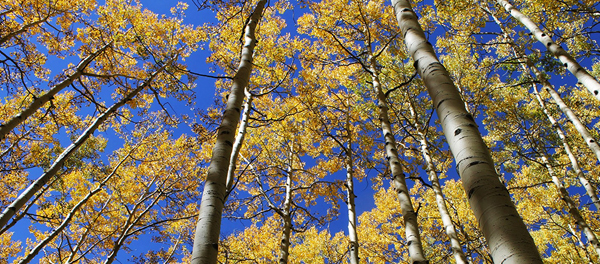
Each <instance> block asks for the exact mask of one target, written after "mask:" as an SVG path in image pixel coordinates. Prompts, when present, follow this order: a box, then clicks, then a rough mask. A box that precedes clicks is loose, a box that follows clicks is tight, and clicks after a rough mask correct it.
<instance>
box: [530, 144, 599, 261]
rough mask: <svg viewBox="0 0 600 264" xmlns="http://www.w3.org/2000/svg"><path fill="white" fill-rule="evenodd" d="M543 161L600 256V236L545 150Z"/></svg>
mask: <svg viewBox="0 0 600 264" xmlns="http://www.w3.org/2000/svg"><path fill="white" fill-rule="evenodd" d="M542 162H543V164H544V165H545V166H546V169H547V170H548V173H549V174H550V177H552V183H554V185H555V186H556V188H557V189H558V192H559V195H560V199H561V200H563V201H564V202H565V203H566V204H567V208H568V212H569V214H570V215H571V217H573V219H575V222H576V223H577V225H578V226H579V228H581V229H583V233H584V234H585V237H586V238H587V239H588V242H589V243H590V244H591V245H592V247H593V248H594V249H595V250H596V254H598V256H600V242H598V238H597V237H596V234H594V232H593V231H592V229H591V228H590V226H589V225H588V223H587V221H585V219H584V218H583V216H582V215H581V212H580V211H579V208H577V204H575V202H574V201H573V199H571V196H570V195H569V191H567V188H565V186H564V185H563V184H562V182H561V181H560V179H559V178H558V176H556V172H555V171H554V168H553V167H552V165H551V164H550V160H549V159H548V156H547V154H546V153H544V152H542Z"/></svg>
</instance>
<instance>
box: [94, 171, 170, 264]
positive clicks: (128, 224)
mask: <svg viewBox="0 0 600 264" xmlns="http://www.w3.org/2000/svg"><path fill="white" fill-rule="evenodd" d="M157 180H158V175H156V176H154V179H152V182H150V184H148V187H147V188H146V190H145V191H144V194H143V195H142V196H141V197H140V199H139V201H138V202H137V203H136V204H135V205H134V206H133V209H131V213H130V214H129V217H128V218H127V220H126V221H125V223H123V228H124V229H123V232H121V235H120V236H119V238H118V239H117V241H115V242H114V246H113V248H112V251H111V252H110V255H108V257H107V258H106V260H105V261H104V264H111V263H113V262H114V261H115V259H116V258H117V254H118V253H119V250H121V247H123V245H124V244H125V241H126V240H127V238H129V237H130V236H131V235H132V234H134V232H132V229H133V228H134V227H136V226H138V225H140V220H141V219H142V218H143V217H144V215H146V214H147V213H148V212H150V209H152V207H154V206H155V205H156V204H157V203H158V202H159V201H160V200H161V199H160V196H161V195H162V194H163V193H162V191H161V189H162V187H164V186H157V188H156V190H154V191H153V192H151V193H150V188H151V187H152V185H154V183H155V182H156V181H157ZM152 196H155V197H156V198H155V199H154V200H153V201H152V203H150V204H149V205H148V206H147V207H146V209H144V210H143V211H141V212H140V213H139V214H137V216H135V215H136V211H137V210H138V208H140V207H141V205H143V203H144V202H145V201H147V200H148V199H150V198H151V197H152ZM134 216H135V217H134Z"/></svg>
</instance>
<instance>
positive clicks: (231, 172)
mask: <svg viewBox="0 0 600 264" xmlns="http://www.w3.org/2000/svg"><path fill="white" fill-rule="evenodd" d="M245 94H246V102H245V103H244V113H243V114H242V121H241V123H240V128H239V129H238V134H237V136H236V137H235V143H233V149H232V150H231V159H230V160H229V169H228V170H227V192H231V191H232V189H233V182H234V178H235V169H236V168H237V160H238V156H239V154H240V150H241V149H242V144H243V143H244V137H245V136H246V129H247V128H248V118H250V110H251V109H250V108H251V107H252V99H253V97H252V94H251V93H250V92H248V91H247V90H246V91H245Z"/></svg>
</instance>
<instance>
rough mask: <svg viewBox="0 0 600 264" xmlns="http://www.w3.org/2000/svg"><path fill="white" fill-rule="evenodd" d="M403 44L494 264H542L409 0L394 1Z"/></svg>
mask: <svg viewBox="0 0 600 264" xmlns="http://www.w3.org/2000/svg"><path fill="white" fill-rule="evenodd" d="M392 5H393V7H394V10H395V12H396V17H397V19H398V24H399V25H400V28H401V31H402V34H403V36H404V41H405V43H406V46H407V49H408V51H409V54H410V56H411V57H412V58H413V60H414V61H415V68H416V70H417V72H418V73H419V75H420V76H421V77H422V79H423V82H424V84H425V86H426V87H427V90H428V92H429V95H430V96H431V98H432V100H433V103H434V107H435V109H436V111H437V114H438V117H439V119H440V121H441V123H442V127H443V130H444V134H445V135H446V138H447V140H448V145H449V147H450V150H451V151H452V154H453V155H454V159H455V161H456V167H457V171H458V174H459V175H460V177H461V180H462V183H463V188H464V189H465V191H466V192H467V197H468V200H469V204H470V205H471V209H472V210H473V212H474V214H475V217H476V218H477V220H478V222H479V227H480V229H481V230H482V232H483V234H484V236H485V238H486V240H487V243H488V245H489V248H490V251H491V255H492V258H493V259H494V262H495V263H503V264H509V263H542V259H541V257H540V254H539V252H538V250H537V248H536V246H535V243H534V241H533V239H532V237H531V235H530V234H529V232H528V231H527V227H526V226H525V224H524V223H523V220H522V219H521V217H520V216H519V214H518V212H517V210H516V208H515V206H514V204H513V202H512V200H511V198H510V194H509V193H508V190H507V189H506V187H505V186H504V185H503V184H502V183H501V182H500V181H498V175H497V173H496V170H495V168H494V163H493V160H492V157H491V155H490V153H489V150H488V147H487V146H486V145H485V143H484V142H483V139H482V137H481V134H480V133H479V130H478V129H477V124H476V123H475V120H474V119H473V117H472V116H471V115H470V114H469V113H468V112H467V111H466V110H465V106H464V102H463V100H462V99H461V97H460V93H459V92H458V90H457V88H456V86H455V85H454V83H453V82H452V79H451V78H450V75H449V73H448V72H447V71H446V69H445V68H444V67H443V65H442V64H441V63H440V62H439V60H438V59H437V57H436V55H435V51H434V50H433V47H432V45H431V43H429V42H428V41H427V39H426V38H425V34H424V33H423V30H422V28H421V26H420V25H419V23H418V21H417V16H416V14H415V12H414V11H413V10H412V7H411V5H410V3H409V2H408V1H407V0H392Z"/></svg>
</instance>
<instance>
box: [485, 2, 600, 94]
mask: <svg viewBox="0 0 600 264" xmlns="http://www.w3.org/2000/svg"><path fill="white" fill-rule="evenodd" d="M496 2H497V3H498V4H499V5H501V6H502V7H504V9H506V12H508V13H509V14H510V15H511V16H512V17H514V18H515V19H516V20H518V21H519V22H520V23H521V24H523V25H524V26H525V27H526V28H527V29H528V30H529V31H530V32H531V34H533V36H534V37H535V38H536V39H537V40H538V41H539V42H541V43H542V44H544V46H545V47H546V48H547V49H548V51H550V52H551V53H552V54H553V55H554V56H555V57H556V58H557V59H559V60H560V62H561V63H563V65H564V66H565V68H567V69H568V70H569V71H570V72H571V73H572V74H573V75H575V77H577V79H578V80H579V82H580V83H581V84H583V86H585V87H586V88H587V89H588V91H590V93H592V94H593V95H594V97H595V98H596V99H597V100H600V82H598V80H596V79H595V78H594V77H593V76H592V75H590V74H589V73H588V71H587V70H586V69H584V68H583V67H582V66H581V65H579V63H578V62H577V61H576V60H575V59H574V58H573V56H571V55H570V54H569V53H568V52H567V51H565V50H564V49H563V48H562V47H561V46H560V45H558V44H557V43H555V42H554V41H553V40H552V38H551V37H550V36H548V35H547V34H546V33H544V32H543V31H542V30H541V29H540V28H539V27H538V26H537V25H536V24H535V23H534V22H533V21H531V19H529V18H528V17H527V16H526V15H524V14H523V13H521V11H519V9H517V8H516V7H514V6H513V5H512V4H510V2H508V0H496Z"/></svg>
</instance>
